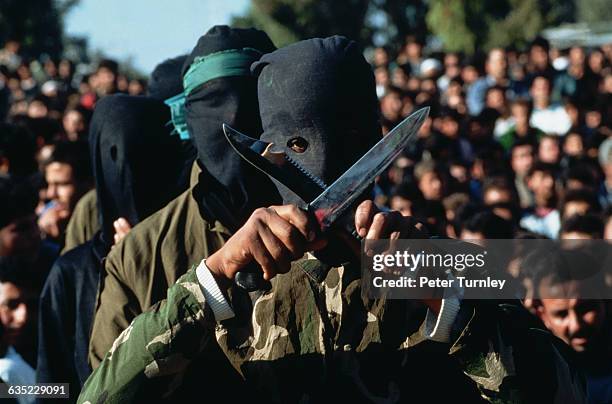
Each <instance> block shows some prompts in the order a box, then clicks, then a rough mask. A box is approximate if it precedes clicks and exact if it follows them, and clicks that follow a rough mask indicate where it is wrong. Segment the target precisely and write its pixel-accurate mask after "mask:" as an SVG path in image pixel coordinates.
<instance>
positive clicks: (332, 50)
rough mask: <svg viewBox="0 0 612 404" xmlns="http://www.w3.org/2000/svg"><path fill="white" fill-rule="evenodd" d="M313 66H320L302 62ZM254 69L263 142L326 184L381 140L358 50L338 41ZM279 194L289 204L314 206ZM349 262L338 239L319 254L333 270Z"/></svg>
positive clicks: (289, 50) (302, 46)
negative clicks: (272, 145)
mask: <svg viewBox="0 0 612 404" xmlns="http://www.w3.org/2000/svg"><path fill="white" fill-rule="evenodd" d="M315 58H316V59H317V61H318V63H311V62H300V61H310V60H313V59H315ZM251 69H252V71H253V73H254V74H256V75H258V80H257V83H258V95H259V108H260V111H261V121H262V125H263V129H264V133H263V134H262V135H261V139H262V140H264V141H266V142H268V143H274V145H275V147H276V150H277V151H283V152H284V153H286V154H287V155H288V156H289V157H290V158H292V159H293V160H295V161H297V162H298V163H299V164H300V165H301V166H302V167H303V168H305V169H306V170H307V171H308V172H309V173H310V174H312V175H314V176H315V177H317V178H318V179H320V180H321V181H322V182H323V183H324V184H326V185H330V184H331V183H333V182H334V181H335V180H336V179H337V178H338V177H339V176H340V175H342V174H343V173H344V172H345V171H346V170H347V169H348V168H349V167H351V166H352V165H353V163H355V162H356V161H357V160H358V159H359V158H361V156H363V155H364V154H365V153H366V152H367V151H368V150H370V148H371V147H372V146H374V144H376V142H378V141H379V140H380V138H381V137H382V132H381V128H380V122H379V114H378V112H379V107H378V99H377V98H376V91H375V88H376V85H375V82H374V77H373V74H372V70H371V67H370V65H369V64H368V63H367V61H366V60H365V58H364V57H363V55H362V51H361V49H360V48H359V46H358V45H357V43H356V42H354V41H350V40H348V39H347V38H344V37H340V36H333V37H330V38H326V39H320V38H318V39H311V40H307V41H301V42H298V43H295V44H292V45H289V46H287V47H285V48H282V49H279V50H277V51H276V52H274V53H270V54H268V55H265V56H263V57H262V58H261V59H260V60H259V61H258V62H256V63H254V64H253V66H252V68H251ZM298 88H299V89H301V90H299V95H300V96H299V97H296V96H295V94H296V89H298ZM245 133H247V134H248V133H249V132H245ZM277 186H278V187H279V191H280V192H281V194H282V196H283V203H285V204H286V203H294V204H297V205H298V206H301V205H303V202H306V203H308V202H311V201H303V202H302V201H301V199H299V198H298V197H297V196H296V195H295V194H293V193H292V192H291V191H289V190H287V189H286V188H285V187H284V186H283V185H282V184H279V183H277ZM365 196H369V195H368V194H367V193H365ZM352 255H353V254H352V253H351V251H349V249H348V248H347V246H346V245H345V243H344V242H342V241H340V240H338V239H336V238H331V239H330V242H329V244H328V247H327V248H326V249H324V250H322V251H318V252H317V253H316V256H317V258H319V259H320V260H322V261H324V262H325V263H326V264H329V265H337V264H340V263H342V262H346V260H347V259H348V258H350V257H351V256H352Z"/></svg>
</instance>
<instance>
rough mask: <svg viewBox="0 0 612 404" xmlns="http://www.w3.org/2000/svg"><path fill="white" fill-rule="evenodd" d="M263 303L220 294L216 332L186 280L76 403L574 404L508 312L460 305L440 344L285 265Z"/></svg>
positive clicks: (412, 314)
mask: <svg viewBox="0 0 612 404" xmlns="http://www.w3.org/2000/svg"><path fill="white" fill-rule="evenodd" d="M272 284H273V286H272V289H271V290H270V291H269V292H265V293H259V294H250V295H249V294H246V293H245V292H242V291H240V290H235V289H231V290H229V291H228V297H229V300H230V302H231V305H232V308H233V310H234V312H235V317H234V318H231V319H229V320H225V321H221V322H216V321H215V318H214V314H213V312H212V311H211V308H210V306H209V305H208V304H207V303H206V301H205V298H204V294H203V292H202V289H201V285H200V284H199V282H198V279H197V276H196V272H195V270H194V269H191V270H190V271H188V272H187V273H186V274H185V275H183V276H182V277H180V278H179V279H178V281H177V282H176V283H175V284H174V285H173V286H172V287H171V288H170V289H169V290H168V295H167V299H166V300H165V301H162V302H160V303H159V304H156V305H155V306H153V307H152V309H151V310H149V311H147V312H145V313H143V314H142V315H140V316H138V317H136V318H135V319H134V321H132V323H131V324H130V326H129V327H128V328H127V329H126V330H124V332H123V333H122V334H121V335H120V336H119V337H118V338H117V340H116V341H115V343H114V344H113V346H112V348H111V350H110V351H109V352H108V353H107V354H106V356H105V358H104V360H103V361H102V363H101V365H100V367H99V368H98V369H97V370H96V371H95V372H94V373H93V374H92V376H91V377H90V378H89V380H88V381H87V383H86V384H85V386H84V389H83V391H82V393H81V396H80V397H79V401H78V402H79V403H102V402H108V403H126V402H149V401H154V402H158V401H170V402H183V400H184V401H187V400H188V401H189V402H191V401H193V400H198V401H201V402H215V403H216V402H226V403H233V402H244V401H246V400H248V401H249V402H266V403H281V402H283V403H284V402H289V403H293V402H300V403H309V402H317V403H318V402H330V403H340V402H351V403H353V402H368V403H396V402H410V403H437V402H441V403H442V402H444V403H450V402H460V403H478V402H494V403H524V402H526V403H532V402H533V403H580V402H584V397H583V394H584V379H583V377H582V376H581V375H580V374H578V373H576V372H575V371H574V368H573V367H570V366H569V365H568V362H567V361H566V359H565V353H564V352H565V351H564V346H563V344H562V343H560V342H559V341H558V340H556V339H555V338H554V337H552V336H551V335H550V334H549V333H548V332H546V331H543V330H541V329H537V328H535V327H533V326H532V324H531V321H532V320H531V319H530V317H529V315H528V314H527V313H526V312H525V311H524V310H522V309H521V308H520V306H518V305H513V304H500V303H495V302H469V301H464V302H462V304H461V309H460V310H459V313H458V315H457V318H456V321H455V323H454V329H453V331H452V333H451V342H450V343H437V342H433V341H430V340H426V339H425V338H423V337H422V335H423V333H422V332H419V328H420V327H423V326H424V325H423V319H424V313H425V309H424V307H423V306H421V305H420V304H417V303H416V302H414V301H406V300H385V299H377V300H371V299H367V298H364V297H362V296H361V287H360V279H359V270H358V268H354V267H353V266H351V265H345V266H341V267H338V268H332V269H331V270H329V271H328V270H327V268H324V267H323V265H322V264H321V263H320V262H319V261H317V260H315V259H304V260H300V261H296V262H294V263H293V268H292V270H291V271H290V272H289V273H287V274H284V275H279V276H277V277H276V278H274V279H273V282H272Z"/></svg>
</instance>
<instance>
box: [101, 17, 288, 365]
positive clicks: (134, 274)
mask: <svg viewBox="0 0 612 404" xmlns="http://www.w3.org/2000/svg"><path fill="white" fill-rule="evenodd" d="M272 50H274V45H272V42H271V41H270V39H269V38H268V36H267V35H266V34H265V33H264V32H262V31H259V30H256V29H230V28H229V27H227V26H216V27H213V28H212V29H210V30H209V31H208V32H207V33H206V34H205V35H203V36H202V37H201V38H200V39H199V40H198V43H197V45H196V46H195V47H194V49H193V51H192V52H191V54H190V55H189V56H188V58H187V60H186V62H185V67H184V69H183V71H184V77H183V87H184V93H183V95H182V97H183V98H184V112H185V117H184V118H185V119H182V120H181V122H184V121H186V125H187V126H188V130H189V133H190V136H191V139H190V140H191V141H193V143H194V145H195V146H196V147H197V155H198V158H197V163H196V164H194V169H193V171H192V178H191V184H190V189H189V190H187V191H185V192H184V193H183V194H181V195H180V196H179V197H177V198H175V200H173V201H172V202H170V203H169V204H168V205H167V206H166V207H165V208H164V209H162V210H161V211H159V212H157V213H156V214H154V215H152V216H151V217H150V218H148V219H147V220H146V221H145V222H144V223H141V225H139V226H138V227H136V228H135V229H133V230H132V231H131V232H130V234H128V235H127V236H126V237H125V239H124V240H123V241H122V242H121V243H120V244H119V245H118V246H117V247H115V248H114V249H113V251H111V253H110V254H109V255H108V257H107V260H106V263H105V269H106V272H107V274H108V276H107V278H106V279H105V283H104V289H103V290H102V293H101V295H100V298H99V304H98V310H97V312H96V316H95V320H94V326H93V331H92V337H91V343H90V350H91V354H90V361H91V363H92V365H93V367H94V368H95V367H96V366H97V364H98V363H99V362H100V361H101V360H102V358H103V357H104V355H105V354H106V352H107V351H108V349H109V348H110V347H111V345H112V343H113V341H115V339H116V338H117V336H118V335H119V334H120V333H121V332H122V331H123V330H124V329H125V328H126V327H128V325H129V324H130V322H131V321H132V319H133V318H134V317H136V316H137V315H138V314H140V313H141V312H143V311H145V310H147V309H148V308H150V307H151V306H152V305H154V304H155V303H157V302H158V301H159V300H162V299H163V298H164V297H165V296H166V291H167V289H168V287H169V286H170V285H172V284H173V283H174V282H175V281H176V279H177V278H178V277H180V276H181V275H182V274H184V273H185V272H186V271H187V270H188V269H189V268H190V267H191V266H192V265H194V264H197V263H198V262H200V260H201V259H202V258H204V257H207V256H208V255H209V254H211V253H213V252H215V251H216V250H217V249H219V248H220V247H221V246H222V245H223V244H224V243H225V240H226V239H227V238H228V237H229V236H230V235H231V231H233V230H235V229H237V228H238V227H240V226H241V225H242V223H243V222H244V220H245V219H246V218H248V216H249V215H250V214H251V212H252V211H253V210H254V209H256V208H258V207H261V206H269V205H273V204H278V203H280V202H281V198H280V196H279V194H278V191H277V190H276V187H275V186H274V184H273V183H272V181H271V180H270V179H269V178H268V177H267V176H265V175H263V174H261V173H260V172H259V171H257V170H256V169H255V168H253V167H251V165H250V164H248V163H246V162H245V161H243V160H242V159H241V158H240V156H239V155H237V154H236V153H235V152H234V150H233V149H232V148H231V146H230V145H229V143H228V142H227V140H226V139H225V136H224V134H223V129H222V124H223V123H227V124H229V125H231V126H232V127H235V128H236V129H238V130H240V131H244V133H248V134H249V135H251V136H254V137H258V136H259V135H260V134H261V132H262V129H261V121H260V117H259V107H258V101H257V78H256V77H255V76H254V75H253V74H252V73H251V70H250V67H251V64H252V63H253V62H254V61H256V60H258V59H259V58H260V57H261V55H263V54H265V53H266V52H269V51H272ZM173 98H175V99H178V98H180V97H173ZM152 245H155V246H156V248H155V249H152V248H151V246H152Z"/></svg>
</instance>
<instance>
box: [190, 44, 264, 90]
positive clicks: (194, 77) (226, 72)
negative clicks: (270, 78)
mask: <svg viewBox="0 0 612 404" xmlns="http://www.w3.org/2000/svg"><path fill="white" fill-rule="evenodd" d="M260 57H261V52H259V51H258V50H257V49H253V48H243V49H228V50H224V51H220V52H215V53H211V54H210V55H206V56H199V57H197V58H195V59H194V61H193V63H191V66H189V69H188V70H187V73H185V75H184V76H183V88H184V89H185V95H186V96H187V95H189V94H191V92H192V91H194V90H195V89H196V88H198V87H200V86H201V85H202V84H204V83H206V82H208V81H210V80H213V79H218V78H220V77H231V76H250V75H251V64H252V63H253V62H255V61H256V60H259V58H260Z"/></svg>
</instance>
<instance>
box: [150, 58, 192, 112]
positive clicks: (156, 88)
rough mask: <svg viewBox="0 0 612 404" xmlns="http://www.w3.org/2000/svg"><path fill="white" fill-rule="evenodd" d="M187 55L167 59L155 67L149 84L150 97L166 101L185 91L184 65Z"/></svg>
mask: <svg viewBox="0 0 612 404" xmlns="http://www.w3.org/2000/svg"><path fill="white" fill-rule="evenodd" d="M186 59H187V55H181V56H177V57H174V58H172V59H166V60H164V61H163V62H161V63H160V64H158V65H157V66H155V69H153V72H152V73H151V77H149V82H148V85H147V92H148V95H149V96H150V97H153V98H155V99H157V100H161V101H164V100H166V99H168V98H170V97H173V96H175V95H177V94H178V93H181V92H182V91H183V75H182V70H183V65H184V64H185V60H186Z"/></svg>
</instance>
